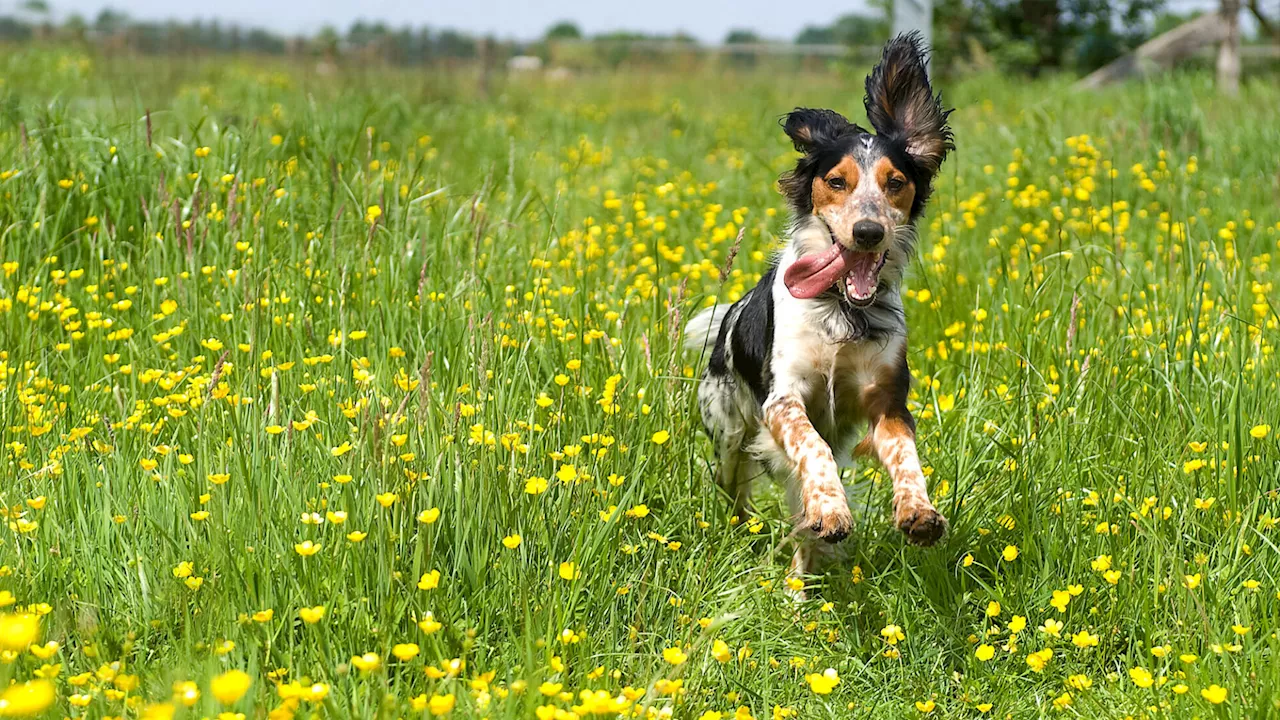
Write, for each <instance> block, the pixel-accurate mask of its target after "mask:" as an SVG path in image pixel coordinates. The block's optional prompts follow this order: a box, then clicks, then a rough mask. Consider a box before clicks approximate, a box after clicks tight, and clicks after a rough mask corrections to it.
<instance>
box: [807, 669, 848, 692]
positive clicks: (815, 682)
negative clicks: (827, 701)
mask: <svg viewBox="0 0 1280 720" xmlns="http://www.w3.org/2000/svg"><path fill="white" fill-rule="evenodd" d="M804 680H805V682H807V683H809V689H810V690H812V691H813V692H814V693H816V694H818V695H830V694H831V691H832V690H835V689H836V686H837V685H839V684H840V676H839V675H838V674H836V669H835V668H827V669H826V670H823V671H822V674H821V675H819V674H818V673H810V674H809V675H805V676H804Z"/></svg>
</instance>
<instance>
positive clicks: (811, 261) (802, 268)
mask: <svg viewBox="0 0 1280 720" xmlns="http://www.w3.org/2000/svg"><path fill="white" fill-rule="evenodd" d="M879 271H880V253H869V252H854V251H852V250H846V249H845V248H843V247H842V246H840V245H839V244H835V245H832V246H831V247H830V248H829V249H828V250H826V251H825V252H822V253H818V254H816V255H803V256H801V257H799V258H797V259H796V261H795V262H794V263H792V264H791V266H790V267H788V268H787V271H786V273H784V274H783V276H782V282H783V284H785V285H786V286H787V290H788V291H790V292H791V295H792V297H797V298H802V299H803V298H812V297H817V296H819V295H821V294H822V293H824V292H826V291H827V288H829V287H831V286H832V285H835V284H836V283H838V282H840V280H841V278H845V277H847V278H848V279H847V281H846V283H847V291H848V293H849V295H851V296H852V297H853V298H854V299H856V300H866V299H867V298H869V297H871V296H872V295H874V294H875V292H876V284H877V283H878V282H879Z"/></svg>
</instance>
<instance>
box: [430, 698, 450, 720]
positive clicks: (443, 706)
mask: <svg viewBox="0 0 1280 720" xmlns="http://www.w3.org/2000/svg"><path fill="white" fill-rule="evenodd" d="M453 704H454V697H453V693H449V694H448V695H432V696H431V699H430V700H428V701H427V710H428V711H430V712H431V714H432V715H437V716H439V715H445V714H447V713H448V712H449V711H450V710H452V709H453Z"/></svg>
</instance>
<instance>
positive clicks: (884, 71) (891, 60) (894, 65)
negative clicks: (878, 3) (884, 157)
mask: <svg viewBox="0 0 1280 720" xmlns="http://www.w3.org/2000/svg"><path fill="white" fill-rule="evenodd" d="M927 56H928V50H927V49H926V48H925V47H924V42H923V41H922V40H921V38H920V34H919V33H917V32H911V33H904V34H902V35H899V36H897V37H895V38H894V39H892V40H890V41H889V43H888V44H887V45H885V46H884V53H883V54H882V55H881V56H880V64H878V65H876V66H875V69H873V70H872V71H871V74H870V75H868V76H867V96H866V97H865V98H864V99H863V103H865V104H866V106H867V119H868V120H869V121H871V126H872V127H874V128H875V129H876V132H878V133H880V134H881V135H883V136H885V139H887V140H889V141H890V142H900V143H901V144H902V146H903V147H904V149H905V150H906V151H907V154H908V155H910V156H911V159H912V160H914V161H915V162H916V164H917V165H919V166H920V168H921V169H922V170H924V171H926V172H928V173H929V174H930V175H933V174H935V173H937V172H938V168H939V167H941V166H942V161H943V160H944V159H946V157H947V153H948V152H950V151H951V150H955V147H956V146H955V144H954V143H953V141H952V135H951V127H950V126H948V125H947V116H948V115H950V114H951V111H950V110H947V109H944V108H943V106H942V95H937V96H935V95H934V94H933V87H932V86H931V85H929V73H928V71H927V70H926V69H925V61H926V58H927Z"/></svg>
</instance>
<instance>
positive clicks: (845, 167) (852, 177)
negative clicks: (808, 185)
mask: <svg viewBox="0 0 1280 720" xmlns="http://www.w3.org/2000/svg"><path fill="white" fill-rule="evenodd" d="M856 187H858V163H856V162H854V160H853V157H851V156H849V155H845V156H844V157H843V158H841V159H840V162H838V163H836V164H835V165H834V166H832V168H831V169H830V170H828V171H827V172H826V174H825V175H819V176H817V177H815V178H814V179H813V213H814V214H815V215H818V214H821V213H822V211H823V210H825V209H828V208H832V207H834V206H838V205H841V204H843V203H844V202H845V199H846V198H848V197H849V193H851V192H853V189H854V188H856Z"/></svg>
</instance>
